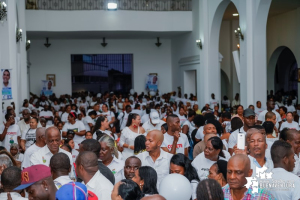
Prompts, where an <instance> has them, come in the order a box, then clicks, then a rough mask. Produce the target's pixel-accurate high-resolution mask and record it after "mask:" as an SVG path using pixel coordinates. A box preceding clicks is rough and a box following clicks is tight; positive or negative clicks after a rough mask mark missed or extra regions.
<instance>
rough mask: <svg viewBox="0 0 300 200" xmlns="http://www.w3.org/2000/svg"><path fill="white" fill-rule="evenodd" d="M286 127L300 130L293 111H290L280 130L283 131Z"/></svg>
mask: <svg viewBox="0 0 300 200" xmlns="http://www.w3.org/2000/svg"><path fill="white" fill-rule="evenodd" d="M284 128H289V129H296V130H297V131H299V124H298V123H297V122H295V121H294V116H293V113H292V112H288V113H287V114H286V121H285V122H283V123H282V124H281V126H280V131H282V129H284Z"/></svg>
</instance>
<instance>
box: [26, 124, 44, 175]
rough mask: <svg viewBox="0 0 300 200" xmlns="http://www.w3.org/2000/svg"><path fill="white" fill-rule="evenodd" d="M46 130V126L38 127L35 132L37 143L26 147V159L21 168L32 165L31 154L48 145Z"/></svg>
mask: <svg viewBox="0 0 300 200" xmlns="http://www.w3.org/2000/svg"><path fill="white" fill-rule="evenodd" d="M45 132H46V129H45V128H44V127H39V128H37V129H36V133H35V134H36V135H35V137H36V142H35V144H33V145H31V146H30V147H29V148H28V149H26V151H25V153H24V160H23V162H22V165H21V169H24V168H27V167H30V166H31V164H30V157H31V155H32V154H33V153H35V152H37V151H38V150H40V149H41V148H42V147H44V146H45V145H46V142H45Z"/></svg>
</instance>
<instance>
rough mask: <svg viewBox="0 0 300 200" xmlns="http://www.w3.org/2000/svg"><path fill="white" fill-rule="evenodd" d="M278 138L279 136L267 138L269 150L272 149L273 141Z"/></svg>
mask: <svg viewBox="0 0 300 200" xmlns="http://www.w3.org/2000/svg"><path fill="white" fill-rule="evenodd" d="M277 140H278V138H266V142H267V145H268V149H269V150H271V147H272V145H273V143H274V142H275V141H277Z"/></svg>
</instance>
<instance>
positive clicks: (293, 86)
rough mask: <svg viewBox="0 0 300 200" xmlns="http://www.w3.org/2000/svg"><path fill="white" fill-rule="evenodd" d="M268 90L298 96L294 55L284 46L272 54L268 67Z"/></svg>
mask: <svg viewBox="0 0 300 200" xmlns="http://www.w3.org/2000/svg"><path fill="white" fill-rule="evenodd" d="M268 90H274V92H278V91H281V93H286V94H289V93H291V92H292V93H293V94H295V95H297V96H298V63H297V60H296V58H295V55H294V53H293V52H292V51H291V50H290V49H289V48H288V47H286V46H281V47H278V48H277V49H276V50H275V51H274V52H273V54H272V56H271V58H270V62H269V67H268Z"/></svg>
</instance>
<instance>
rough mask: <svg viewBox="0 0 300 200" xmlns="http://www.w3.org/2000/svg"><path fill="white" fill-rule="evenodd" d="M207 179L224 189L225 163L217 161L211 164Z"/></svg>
mask: <svg viewBox="0 0 300 200" xmlns="http://www.w3.org/2000/svg"><path fill="white" fill-rule="evenodd" d="M208 178H209V179H215V180H216V181H218V183H219V184H220V185H221V187H224V186H225V185H226V184H227V161H226V160H218V161H217V162H216V163H215V164H213V165H212V166H211V167H210V169H209V175H208Z"/></svg>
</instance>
